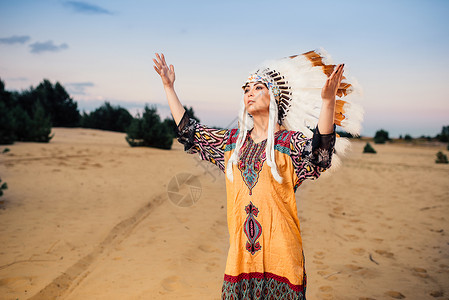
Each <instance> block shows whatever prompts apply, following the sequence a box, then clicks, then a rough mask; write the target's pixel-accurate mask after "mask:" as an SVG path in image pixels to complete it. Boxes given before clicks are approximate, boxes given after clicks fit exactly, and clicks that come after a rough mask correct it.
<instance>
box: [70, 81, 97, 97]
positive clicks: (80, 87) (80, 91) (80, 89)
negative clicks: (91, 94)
mask: <svg viewBox="0 0 449 300" xmlns="http://www.w3.org/2000/svg"><path fill="white" fill-rule="evenodd" d="M64 86H65V87H66V88H67V91H68V92H69V94H73V95H86V88H88V87H93V86H95V84H94V83H93V82H89V81H87V82H71V83H66V84H64Z"/></svg>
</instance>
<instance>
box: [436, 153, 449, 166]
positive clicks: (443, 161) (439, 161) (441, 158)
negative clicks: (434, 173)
mask: <svg viewBox="0 0 449 300" xmlns="http://www.w3.org/2000/svg"><path fill="white" fill-rule="evenodd" d="M435 162H436V163H437V164H447V163H449V161H448V160H447V156H446V154H444V153H443V152H441V151H439V152H438V153H437V159H436V160H435Z"/></svg>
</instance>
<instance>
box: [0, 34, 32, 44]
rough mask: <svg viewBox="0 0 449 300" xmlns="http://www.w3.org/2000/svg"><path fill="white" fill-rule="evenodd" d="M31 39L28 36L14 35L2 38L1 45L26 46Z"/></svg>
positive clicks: (0, 39)
mask: <svg viewBox="0 0 449 300" xmlns="http://www.w3.org/2000/svg"><path fill="white" fill-rule="evenodd" d="M30 39H31V38H30V37H29V36H28V35H13V36H10V37H5V38H0V44H8V45H12V44H24V43H26V42H28V41H29V40H30Z"/></svg>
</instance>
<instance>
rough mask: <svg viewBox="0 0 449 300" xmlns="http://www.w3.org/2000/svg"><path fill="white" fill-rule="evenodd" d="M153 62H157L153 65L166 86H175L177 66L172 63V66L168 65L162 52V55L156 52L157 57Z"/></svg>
mask: <svg viewBox="0 0 449 300" xmlns="http://www.w3.org/2000/svg"><path fill="white" fill-rule="evenodd" d="M153 62H154V64H155V66H153V67H154V69H155V70H156V72H157V73H158V74H159V76H161V79H162V84H163V85H164V87H170V88H171V87H173V84H174V82H175V68H174V67H173V65H170V68H169V67H168V66H167V63H166V62H165V57H164V54H162V53H161V55H160V56H159V54H158V53H156V59H154V58H153Z"/></svg>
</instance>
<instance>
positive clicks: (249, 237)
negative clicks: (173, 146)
mask: <svg viewBox="0 0 449 300" xmlns="http://www.w3.org/2000/svg"><path fill="white" fill-rule="evenodd" d="M238 132H239V130H238V129H231V130H227V129H222V130H220V129H213V128H207V127H206V126H204V125H201V124H199V123H198V122H196V121H195V120H194V119H191V118H189V116H188V115H187V113H185V114H184V116H183V118H182V120H181V121H180V123H179V124H178V141H179V142H180V143H182V144H184V149H185V151H186V152H187V153H198V154H199V155H200V157H201V159H203V160H207V161H209V162H211V163H213V164H215V165H217V166H218V167H219V168H220V170H222V171H225V167H226V165H227V162H228V160H229V158H230V157H231V154H232V153H233V151H234V149H235V146H236V143H237V136H238ZM274 138H275V146H274V149H275V161H276V165H277V167H278V171H279V174H280V175H281V176H282V178H283V183H282V184H280V183H278V182H277V181H276V180H275V179H274V178H273V176H272V174H271V169H270V167H269V166H268V165H267V164H266V163H265V160H266V156H265V145H266V140H264V141H262V142H260V143H255V142H254V141H253V140H252V138H251V137H250V134H248V135H247V138H246V141H245V142H244V144H243V146H242V149H241V155H240V156H239V157H240V159H239V162H238V165H237V166H234V168H233V175H234V179H233V182H231V181H229V179H228V178H227V177H226V192H227V221H228V230H229V236H230V238H229V244H230V247H229V251H228V258H227V263H226V270H225V275H224V281H223V288H222V299H305V292H306V272H305V268H304V255H303V248H302V239H301V234H300V227H299V218H298V214H297V207H296V199H295V191H296V189H297V188H298V186H299V185H300V184H301V183H302V182H303V181H304V180H305V179H307V178H310V179H315V178H317V177H318V176H319V175H320V173H321V172H323V171H324V170H325V169H326V168H328V167H329V166H330V162H331V158H332V153H333V149H334V144H335V133H332V134H328V135H321V134H320V133H319V132H318V130H315V134H314V136H313V138H311V139H308V138H306V137H305V136H304V135H303V134H302V133H301V132H297V131H288V130H281V131H278V132H276V133H275V137H274Z"/></svg>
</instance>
